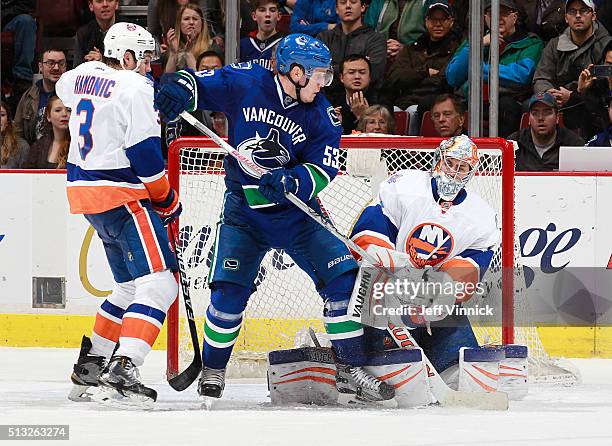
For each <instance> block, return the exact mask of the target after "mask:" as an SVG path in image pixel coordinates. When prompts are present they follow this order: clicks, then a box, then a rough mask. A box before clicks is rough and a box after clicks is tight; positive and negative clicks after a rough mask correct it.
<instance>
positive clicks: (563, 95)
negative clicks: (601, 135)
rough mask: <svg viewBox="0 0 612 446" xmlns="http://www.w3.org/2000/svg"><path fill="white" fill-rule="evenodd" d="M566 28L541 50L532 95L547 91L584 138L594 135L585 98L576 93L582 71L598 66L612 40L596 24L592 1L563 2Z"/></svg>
mask: <svg viewBox="0 0 612 446" xmlns="http://www.w3.org/2000/svg"><path fill="white" fill-rule="evenodd" d="M565 21H566V23H567V25H568V27H567V28H566V29H565V31H563V33H562V34H561V35H560V36H559V37H557V38H554V39H552V40H551V41H550V42H549V43H548V45H546V47H545V48H544V52H543V53H542V58H541V59H540V62H539V63H538V66H537V68H536V70H535V74H534V77H533V82H534V85H533V89H534V92H536V93H540V92H542V91H547V92H549V93H550V94H551V95H553V97H554V98H555V99H556V101H557V105H558V106H559V108H560V109H561V110H562V111H563V114H564V118H565V124H566V125H567V126H568V127H569V128H571V129H577V130H578V131H579V132H582V134H583V135H584V136H590V135H592V134H593V128H592V127H591V123H590V117H589V115H588V114H587V113H586V110H585V106H584V103H583V100H584V98H583V97H582V95H581V94H580V93H579V92H578V91H577V88H578V79H579V76H580V73H581V72H582V70H584V69H585V68H587V67H588V66H589V65H590V64H601V63H602V62H603V60H604V54H605V53H604V50H605V48H606V47H607V46H608V44H609V43H610V42H612V37H611V36H610V34H609V33H608V31H607V30H606V29H605V28H604V27H603V26H602V25H601V24H600V23H599V22H598V21H597V13H596V12H595V4H594V2H593V0H568V1H566V2H565Z"/></svg>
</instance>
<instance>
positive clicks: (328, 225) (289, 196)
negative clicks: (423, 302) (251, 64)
mask: <svg viewBox="0 0 612 446" xmlns="http://www.w3.org/2000/svg"><path fill="white" fill-rule="evenodd" d="M180 116H181V118H183V119H184V120H185V121H187V122H188V123H189V124H191V125H192V126H193V127H195V128H196V129H198V130H199V131H200V132H202V133H203V134H205V135H206V136H208V137H209V138H210V139H212V140H213V141H214V142H215V143H216V144H217V145H218V146H219V147H220V148H222V149H223V150H225V151H226V152H227V153H228V154H229V155H231V156H232V157H234V158H235V159H236V160H237V161H238V162H240V163H242V164H244V165H246V166H248V167H250V168H251V169H253V171H255V172H257V174H258V175H259V176H260V177H261V176H262V175H264V174H265V173H267V172H268V171H267V170H265V169H262V168H261V167H259V166H258V165H257V164H255V163H254V162H253V161H251V160H250V159H248V158H247V157H246V156H244V155H243V154H242V153H240V152H239V151H238V150H236V149H235V148H233V147H232V146H230V145H229V144H228V143H226V142H225V141H224V140H223V139H221V138H220V137H219V136H218V135H217V134H216V133H215V132H213V131H212V130H211V129H209V128H208V127H206V126H205V125H204V124H202V123H201V122H200V121H199V120H198V119H196V118H194V117H193V116H192V115H191V114H189V113H188V112H186V111H184V112H182V113H181V115H180ZM285 196H286V197H287V200H289V201H290V202H291V203H293V204H294V205H295V206H296V207H297V208H299V209H300V210H301V211H302V212H304V213H305V214H307V215H308V216H309V217H310V218H312V219H313V220H314V221H316V222H317V223H318V224H320V225H321V226H323V227H324V228H325V229H327V230H328V231H329V232H331V233H332V234H333V235H334V236H336V238H338V239H339V240H341V241H342V242H344V244H345V245H346V246H347V247H348V248H350V249H352V250H353V251H355V252H356V253H358V254H359V255H360V256H361V258H362V259H366V260H367V261H368V262H370V263H371V264H372V265H376V264H377V260H376V259H375V258H374V257H373V256H372V255H370V254H369V253H368V252H366V250H365V249H363V248H362V247H361V246H359V245H358V244H357V243H355V242H354V241H352V240H351V239H349V238H347V237H345V236H344V234H342V233H341V232H340V231H338V230H337V229H336V227H335V226H334V225H333V224H332V223H331V222H330V221H328V220H327V219H325V218H324V217H323V216H321V215H320V214H319V213H318V212H317V211H315V210H314V209H312V208H310V207H309V206H308V205H307V204H306V203H304V202H303V201H302V200H300V199H299V198H298V197H296V196H295V195H293V194H292V193H286V194H285ZM383 270H384V271H385V272H386V273H387V274H389V271H387V270H386V269H384V268H383ZM391 275H392V276H393V274H392V273H391Z"/></svg>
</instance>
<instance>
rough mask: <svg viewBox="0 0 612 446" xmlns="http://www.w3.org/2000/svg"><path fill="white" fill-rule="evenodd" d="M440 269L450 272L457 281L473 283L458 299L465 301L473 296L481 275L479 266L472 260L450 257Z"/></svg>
mask: <svg viewBox="0 0 612 446" xmlns="http://www.w3.org/2000/svg"><path fill="white" fill-rule="evenodd" d="M440 271H444V272H446V273H448V275H449V276H451V277H452V278H453V280H455V281H456V282H462V283H464V284H468V283H470V284H472V285H470V286H469V287H466V288H465V296H464V297H463V298H461V299H457V300H458V301H460V302H465V301H467V300H469V299H470V297H472V294H473V293H474V291H475V288H476V284H477V283H478V276H479V274H478V268H476V267H475V266H474V264H473V263H472V262H470V261H469V260H466V259H458V258H454V259H450V260H449V261H448V262H446V263H444V264H443V265H442V266H440ZM470 291H471V292H470Z"/></svg>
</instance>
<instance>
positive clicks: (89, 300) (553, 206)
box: [0, 171, 612, 357]
mask: <svg viewBox="0 0 612 446" xmlns="http://www.w3.org/2000/svg"><path fill="white" fill-rule="evenodd" d="M0 187H1V188H2V190H5V191H9V190H10V191H11V193H10V194H4V196H3V198H2V205H3V206H2V208H3V209H4V210H5V212H3V213H2V215H0V268H1V270H0V345H4V346H22V347H25V346H40V347H76V346H77V345H78V343H79V340H80V337H81V335H82V334H83V333H89V332H90V330H91V327H92V325H93V316H92V315H93V314H95V311H96V309H97V307H98V305H99V304H100V301H101V299H102V298H104V297H105V296H106V295H108V293H109V292H110V288H111V286H112V280H111V278H112V276H111V274H110V271H109V269H108V266H107V265H106V260H105V256H104V252H103V249H102V245H101V243H100V241H99V239H98V238H97V236H95V235H94V234H93V231H92V230H91V228H90V227H89V226H88V225H87V224H86V221H85V219H84V218H83V217H82V216H78V215H77V216H74V215H70V214H69V213H68V206H67V203H66V198H65V197H66V196H65V189H64V188H65V175H64V174H62V173H53V174H49V173H45V174H32V173H7V172H2V171H0ZM516 187H517V227H518V232H519V234H527V233H529V234H530V236H529V237H528V238H527V242H526V246H525V247H524V251H525V253H527V254H528V256H526V257H524V258H523V259H522V261H523V263H524V264H526V265H528V266H531V267H533V268H538V267H540V266H541V265H542V264H544V263H546V262H548V263H550V264H552V265H555V266H558V265H564V264H568V265H569V266H574V267H592V266H597V267H600V268H602V267H603V268H605V267H606V266H608V264H609V263H610V259H611V254H612V228H610V227H609V221H610V217H611V215H610V214H611V211H610V209H609V206H608V204H607V201H608V199H609V197H610V196H611V194H612V178H611V177H609V176H605V175H601V176H565V175H560V174H553V175H547V176H518V177H517V178H516ZM598 200H601V203H603V202H604V201H605V202H606V203H605V204H602V205H598ZM572 231H574V232H576V231H577V233H579V234H580V237H579V239H578V241H577V242H576V243H575V244H574V245H573V246H571V247H570V248H569V249H566V250H564V251H563V252H560V253H559V252H557V251H561V250H562V249H561V248H563V247H564V246H565V245H564V244H565V243H566V242H567V237H565V238H564V236H563V234H569V233H570V232H572ZM538 234H539V235H538ZM542 234H546V235H542ZM538 236H539V237H545V238H546V240H545V241H544V242H543V241H542V240H539V241H538V240H535V239H537V237H538ZM554 243H557V245H554ZM553 245H554V246H553ZM535 246H539V248H538V249H539V251H538V252H536V251H537V250H536V249H535ZM33 277H62V278H65V287H66V301H65V305H64V306H63V307H61V308H33V306H32V278H33ZM597 291H598V290H595V291H594V292H597ZM294 322H295V321H290V320H273V319H266V318H256V319H253V320H248V321H247V322H246V323H248V324H254V325H256V326H257V327H258V328H257V329H258V330H261V331H264V332H267V333H269V332H271V331H273V332H275V333H277V332H278V333H280V334H285V335H287V334H288V333H290V332H291V326H292V325H293V324H294ZM316 322H317V323H319V324H320V322H318V321H316ZM539 331H540V336H541V338H542V341H543V343H544V345H545V347H546V349H547V351H548V352H549V354H552V355H563V356H572V357H590V356H599V357H612V331H611V329H610V327H594V326H592V327H584V328H568V327H556V328H553V327H546V328H540V329H539ZM286 337H287V339H288V343H289V344H290V343H291V341H290V340H289V339H290V338H291V336H286ZM241 342H245V343H246V342H248V340H241ZM287 346H292V345H287ZM156 348H165V334H162V336H160V337H159V340H158V343H157V344H156Z"/></svg>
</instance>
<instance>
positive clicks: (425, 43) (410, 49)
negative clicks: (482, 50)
mask: <svg viewBox="0 0 612 446" xmlns="http://www.w3.org/2000/svg"><path fill="white" fill-rule="evenodd" d="M452 26H453V16H452V13H451V9H450V7H449V6H448V3H447V2H446V1H445V0H444V1H439V2H437V3H433V4H431V5H430V6H429V8H428V9H427V13H426V15H425V28H427V31H426V32H425V33H424V34H423V35H422V36H421V37H419V38H418V39H417V40H416V42H414V43H413V44H412V45H406V46H405V47H404V48H403V49H402V50H401V51H400V53H399V54H398V56H397V57H396V59H395V62H394V63H393V65H391V68H390V69H389V72H388V74H387V75H386V76H385V81H384V84H383V87H382V91H381V94H380V96H381V102H383V103H384V104H385V105H388V106H390V107H393V106H395V107H397V108H398V109H399V110H406V111H407V112H408V114H409V115H410V127H409V131H408V134H409V135H418V134H419V128H420V126H421V117H422V114H423V112H424V111H425V110H429V109H430V108H431V104H432V103H433V101H434V99H435V98H436V96H438V95H439V94H441V93H445V92H448V91H449V88H450V87H449V86H448V84H447V83H446V76H445V73H444V70H445V69H446V65H447V64H448V61H449V60H450V58H451V56H452V55H453V53H454V52H455V50H456V49H457V46H458V44H459V42H458V41H457V38H456V37H455V35H454V34H451V32H450V30H451V28H452ZM417 110H418V113H417Z"/></svg>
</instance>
